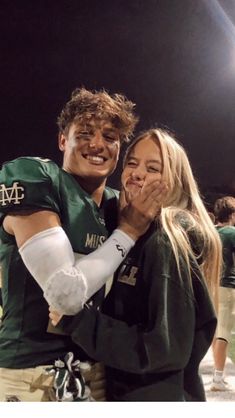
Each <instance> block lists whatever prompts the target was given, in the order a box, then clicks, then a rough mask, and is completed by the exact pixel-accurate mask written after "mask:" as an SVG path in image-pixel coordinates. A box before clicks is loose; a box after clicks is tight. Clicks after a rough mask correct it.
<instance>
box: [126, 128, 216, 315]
mask: <svg viewBox="0 0 235 418" xmlns="http://www.w3.org/2000/svg"><path fill="white" fill-rule="evenodd" d="M147 138H151V139H152V140H153V141H155V142H156V144H157V145H159V146H160V149H161V153H162V160H163V171H162V179H163V180H165V181H166V183H167V185H168V188H169V192H168V194H167V197H166V200H165V202H164V205H163V208H162V210H161V215H160V222H161V225H162V227H163V230H164V231H165V233H166V234H167V236H168V238H169V240H170V242H171V245H172V249H173V252H174V255H175V258H176V263H177V266H178V271H179V274H180V259H181V258H183V260H184V261H185V262H186V265H187V268H188V271H189V278H190V280H191V265H192V263H190V260H192V259H195V258H197V259H200V262H199V263H198V264H199V267H200V270H201V272H202V275H203V277H204V279H205V282H206V284H207V287H208V289H209V292H210V294H211V297H212V300H213V301H214V304H215V306H216V307H217V303H218V285H219V279H220V274H221V266H222V245H221V241H220V238H219V235H218V233H217V231H216V229H215V226H214V224H213V223H212V220H211V218H210V216H209V215H208V213H207V210H206V208H205V206H204V204H203V201H202V199H201V197H200V193H199V190H198V186H197V182H196V180H195V178H194V176H193V173H192V169H191V166H190V163H189V160H188V157H187V154H186V152H185V150H184V148H183V147H182V146H181V145H180V144H179V143H178V142H177V141H176V140H175V138H174V137H173V136H172V135H171V134H169V133H168V131H166V130H164V129H159V128H158V129H150V130H148V131H145V132H144V133H142V134H141V135H139V136H138V137H137V138H136V139H135V141H134V142H133V143H132V144H131V145H130V146H129V147H128V149H127V152H126V156H125V159H124V166H125V161H126V158H127V157H128V156H129V154H130V152H131V150H132V149H133V147H134V146H135V144H136V143H137V142H139V141H141V140H143V139H147ZM179 218H184V219H186V224H187V225H186V226H185V225H183V224H182V222H180V221H179ZM191 231H197V236H198V237H200V242H201V243H202V248H200V250H201V251H200V254H196V253H195V251H194V249H193V247H192V245H191V243H190V232H191Z"/></svg>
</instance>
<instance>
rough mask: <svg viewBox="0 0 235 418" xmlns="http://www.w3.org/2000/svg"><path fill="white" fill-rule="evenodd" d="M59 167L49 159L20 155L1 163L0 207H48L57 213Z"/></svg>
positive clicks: (8, 211)
mask: <svg viewBox="0 0 235 418" xmlns="http://www.w3.org/2000/svg"><path fill="white" fill-rule="evenodd" d="M59 171H60V168H59V167H58V166H57V165H56V164H55V163H54V162H53V161H51V160H46V159H41V158H35V157H21V158H17V159H15V160H13V161H9V162H7V163H5V164H3V166H2V169H1V171H0V210H1V212H5V213H10V212H16V211H17V212H20V211H23V210H35V209H39V210H40V209H48V210H52V211H56V212H58V210H59V208H58V181H59V175H58V174H59Z"/></svg>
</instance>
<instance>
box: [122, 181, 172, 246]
mask: <svg viewBox="0 0 235 418" xmlns="http://www.w3.org/2000/svg"><path fill="white" fill-rule="evenodd" d="M167 192H168V186H167V185H166V183H165V182H163V181H159V180H151V179H150V178H149V180H148V181H146V182H145V184H144V185H143V187H142V189H141V191H140V193H139V194H138V195H137V196H135V197H134V198H133V199H131V200H129V196H128V193H127V192H125V191H124V192H122V193H121V197H120V220H119V226H118V228H119V229H121V230H122V231H123V232H125V233H126V234H127V235H129V236H130V237H131V238H133V239H134V240H137V239H138V238H139V237H140V236H141V235H143V234H144V233H145V232H146V231H147V229H148V227H149V225H150V224H151V222H152V221H153V220H154V219H155V218H156V217H157V216H158V215H159V214H160V212H161V207H162V205H163V203H164V201H165V199H166V195H167Z"/></svg>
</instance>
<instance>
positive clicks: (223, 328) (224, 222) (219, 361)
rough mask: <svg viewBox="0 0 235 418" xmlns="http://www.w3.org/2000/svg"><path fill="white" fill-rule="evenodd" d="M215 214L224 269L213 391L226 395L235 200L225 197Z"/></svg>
mask: <svg viewBox="0 0 235 418" xmlns="http://www.w3.org/2000/svg"><path fill="white" fill-rule="evenodd" d="M214 213H215V217H216V220H217V224H216V227H217V230H218V232H219V235H220V238H221V241H222V244H223V261H224V267H223V274H222V278H221V281H220V288H219V311H218V325H217V331H216V338H215V341H214V344H213V354H214V375H213V381H212V385H211V390H212V391H226V390H230V389H231V388H230V387H229V385H228V384H227V382H226V381H225V380H224V368H225V363H226V357H227V350H228V345H229V342H230V339H231V332H232V328H233V324H234V317H233V312H234V309H235V198H234V197H232V196H225V197H222V198H220V199H218V200H216V202H215V206H214Z"/></svg>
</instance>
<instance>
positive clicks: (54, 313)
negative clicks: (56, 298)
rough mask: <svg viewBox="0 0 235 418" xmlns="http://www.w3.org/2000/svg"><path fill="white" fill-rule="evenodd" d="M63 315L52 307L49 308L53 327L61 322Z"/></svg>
mask: <svg viewBox="0 0 235 418" xmlns="http://www.w3.org/2000/svg"><path fill="white" fill-rule="evenodd" d="M62 316H63V315H61V314H59V312H57V311H55V309H54V308H53V307H52V306H49V318H50V320H51V323H52V325H53V326H54V327H55V326H56V325H57V324H58V322H60V320H61V318H62Z"/></svg>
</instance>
